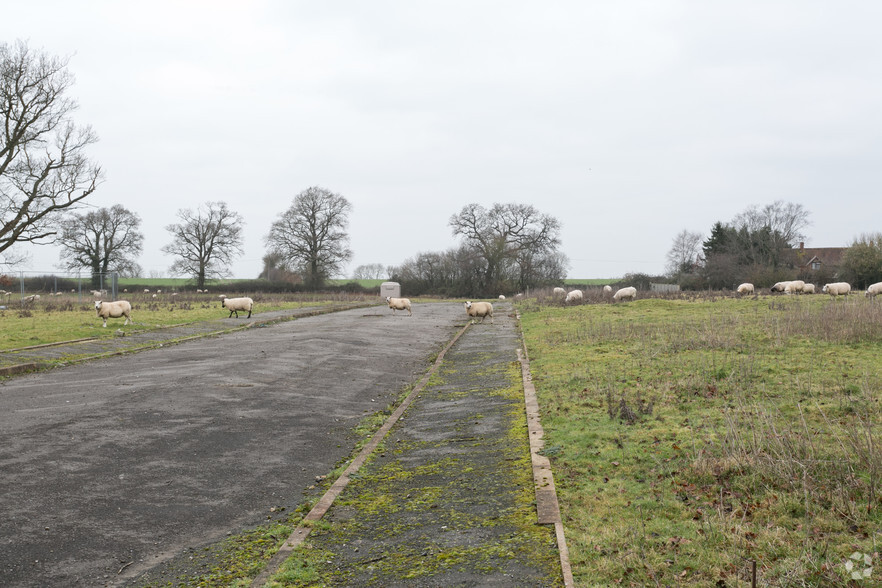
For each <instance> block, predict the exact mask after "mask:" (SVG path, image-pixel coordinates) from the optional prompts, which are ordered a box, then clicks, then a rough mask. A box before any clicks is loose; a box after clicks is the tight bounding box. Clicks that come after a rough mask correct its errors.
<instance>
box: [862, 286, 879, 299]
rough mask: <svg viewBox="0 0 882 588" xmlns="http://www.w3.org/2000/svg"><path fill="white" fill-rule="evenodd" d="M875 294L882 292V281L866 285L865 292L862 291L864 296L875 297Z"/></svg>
mask: <svg viewBox="0 0 882 588" xmlns="http://www.w3.org/2000/svg"><path fill="white" fill-rule="evenodd" d="M876 294H882V282H876V283H875V284H870V285H869V287H867V291H866V293H864V296H866V297H867V298H875V297H876Z"/></svg>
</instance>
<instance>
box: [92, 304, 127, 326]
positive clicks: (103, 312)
mask: <svg viewBox="0 0 882 588" xmlns="http://www.w3.org/2000/svg"><path fill="white" fill-rule="evenodd" d="M95 310H96V311H97V312H98V316H99V317H101V318H103V319H104V324H103V325H102V326H104V327H106V326H107V319H108V318H119V317H121V316H124V317H126V322H124V323H123V326H126V325H127V324H129V321H131V323H132V324H135V321H133V320H131V319H132V305H131V304H130V303H129V301H128V300H117V301H116V302H104V301H101V300H96V301H95Z"/></svg>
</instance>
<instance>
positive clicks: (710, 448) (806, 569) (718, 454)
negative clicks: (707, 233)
mask: <svg viewBox="0 0 882 588" xmlns="http://www.w3.org/2000/svg"><path fill="white" fill-rule="evenodd" d="M521 313H522V324H523V329H524V336H525V341H526V345H527V348H528V351H529V354H530V358H531V362H532V366H531V368H532V373H533V381H534V383H535V385H536V388H537V393H538V395H539V404H540V407H541V408H542V422H543V426H544V427H545V431H546V443H547V446H549V447H553V448H555V451H554V452H551V451H549V452H548V455H549V458H550V459H551V460H552V465H553V468H554V471H555V481H556V485H557V489H558V492H559V494H560V499H561V508H562V515H563V517H564V524H565V527H566V534H567V540H568V543H569V547H570V553H571V556H572V558H573V568H574V573H575V575H576V578H577V583H579V584H581V585H615V584H617V583H624V584H631V585H669V584H672V583H674V582H679V583H688V584H690V585H696V584H700V585H715V583H717V582H724V583H726V584H727V585H734V584H735V583H736V582H739V581H740V582H745V581H747V578H746V576H745V574H746V570H747V568H748V566H749V562H750V561H756V562H758V567H759V573H760V578H761V579H762V581H763V582H766V583H769V584H772V585H778V584H787V585H827V584H831V585H836V584H835V583H836V582H841V581H842V577H841V572H842V570H843V566H844V565H845V562H846V560H847V558H848V556H849V554H851V553H853V552H855V551H861V552H864V553H874V552H875V551H876V542H877V541H878V540H879V539H882V537H880V531H879V528H880V526H879V524H880V522H882V514H880V512H882V511H880V506H882V504H880V497H879V488H878V486H879V481H878V480H879V474H880V473H882V429H880V425H882V407H880V395H882V369H880V368H882V364H880V360H879V357H880V352H882V305H877V304H873V303H872V302H870V301H867V300H864V299H857V298H856V299H852V300H848V301H843V300H838V301H831V300H829V299H828V298H826V297H820V296H817V297H802V298H789V297H788V298H784V297H775V298H771V297H763V298H758V299H741V300H738V299H721V298H713V299H706V300H702V299H693V300H686V299H651V300H638V301H637V302H634V303H629V304H619V305H611V304H587V305H583V306H577V307H572V308H562V307H559V306H556V305H553V304H547V305H545V304H541V303H538V304H529V305H524V306H523V307H522V308H521ZM840 585H841V584H840Z"/></svg>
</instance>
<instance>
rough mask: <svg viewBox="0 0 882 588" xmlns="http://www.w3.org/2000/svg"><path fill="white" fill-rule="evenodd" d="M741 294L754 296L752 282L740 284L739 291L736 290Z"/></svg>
mask: <svg viewBox="0 0 882 588" xmlns="http://www.w3.org/2000/svg"><path fill="white" fill-rule="evenodd" d="M736 291H737V292H738V293H739V294H742V295H743V294H753V284H751V283H750V282H745V283H743V284H739V286H738V290H736Z"/></svg>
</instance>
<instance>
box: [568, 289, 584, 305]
mask: <svg viewBox="0 0 882 588" xmlns="http://www.w3.org/2000/svg"><path fill="white" fill-rule="evenodd" d="M564 302H566V303H570V302H582V291H581V290H570V291H569V292H568V293H567V298H566V300H564Z"/></svg>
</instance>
